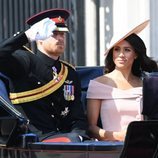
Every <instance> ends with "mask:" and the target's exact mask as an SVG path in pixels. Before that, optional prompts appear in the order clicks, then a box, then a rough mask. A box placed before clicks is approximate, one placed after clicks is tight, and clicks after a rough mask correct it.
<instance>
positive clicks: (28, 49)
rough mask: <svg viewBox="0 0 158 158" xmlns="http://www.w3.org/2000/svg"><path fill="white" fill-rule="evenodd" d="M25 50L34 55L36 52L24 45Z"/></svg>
mask: <svg viewBox="0 0 158 158" xmlns="http://www.w3.org/2000/svg"><path fill="white" fill-rule="evenodd" d="M23 48H24V49H26V50H27V51H29V52H30V53H32V54H34V52H33V51H32V50H31V49H30V48H28V47H26V46H24V45H23Z"/></svg>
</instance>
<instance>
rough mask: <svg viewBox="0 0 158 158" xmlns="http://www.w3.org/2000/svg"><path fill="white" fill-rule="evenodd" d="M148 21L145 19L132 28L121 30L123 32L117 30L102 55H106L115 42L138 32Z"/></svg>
mask: <svg viewBox="0 0 158 158" xmlns="http://www.w3.org/2000/svg"><path fill="white" fill-rule="evenodd" d="M149 21H150V20H146V21H144V22H142V23H141V24H139V25H137V26H135V27H132V29H128V30H123V33H121V32H118V33H117V34H116V35H114V36H113V37H112V40H111V42H110V44H109V46H108V48H107V50H106V51H105V54H104V55H105V56H106V55H107V54H108V52H109V51H110V49H111V48H113V47H114V46H115V45H116V44H118V43H119V42H121V41H122V40H124V39H125V38H126V37H128V36H130V35H131V34H133V33H135V34H138V33H140V32H141V31H142V30H143V29H144V28H145V27H146V26H147V25H148V24H149Z"/></svg>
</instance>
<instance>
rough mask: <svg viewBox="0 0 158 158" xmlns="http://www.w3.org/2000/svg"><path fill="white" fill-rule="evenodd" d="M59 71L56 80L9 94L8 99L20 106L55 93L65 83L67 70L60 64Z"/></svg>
mask: <svg viewBox="0 0 158 158" xmlns="http://www.w3.org/2000/svg"><path fill="white" fill-rule="evenodd" d="M61 67H62V68H61V71H60V73H59V74H58V80H56V79H53V80H51V81H50V82H48V83H47V84H46V85H44V86H42V87H39V88H36V89H33V90H29V91H25V92H19V93H10V99H11V102H12V103H13V104H20V103H26V102H31V101H35V100H38V99H41V98H44V97H46V96H48V95H50V94H51V93H53V92H54V91H56V90H57V89H58V88H59V87H60V86H61V85H62V84H63V83H64V81H65V79H66V77H67V75H68V68H67V66H65V65H64V64H61Z"/></svg>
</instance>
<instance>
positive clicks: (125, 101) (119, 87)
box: [87, 21, 158, 141]
mask: <svg viewBox="0 0 158 158" xmlns="http://www.w3.org/2000/svg"><path fill="white" fill-rule="evenodd" d="M148 22H149V21H145V22H144V23H142V24H140V25H138V26H137V27H135V28H134V29H132V30H131V31H130V32H128V33H126V34H124V35H123V36H122V37H121V38H117V39H116V38H115V37H114V38H115V40H114V39H113V40H112V43H111V45H110V47H109V49H108V50H107V51H106V58H105V65H106V70H107V73H106V74H105V75H103V76H100V77H98V78H96V79H94V80H91V81H90V83H89V87H88V91H87V116H88V122H89V134H90V136H91V137H92V138H95V139H97V140H102V141H104V140H106V141H107V140H109V141H123V140H124V138H125V135H126V130H127V127H128V124H129V123H130V122H132V121H140V120H142V119H143V117H142V115H141V110H142V106H141V105H142V102H141V101H142V74H143V72H153V71H157V69H158V68H157V64H156V62H155V61H154V60H152V59H151V58H149V57H148V56H147V54H146V47H145V44H144V42H143V40H142V39H141V38H140V37H139V36H138V35H137V34H138V33H139V32H140V31H141V30H143V29H144V28H145V27H146V26H147V24H148ZM117 37H118V36H117ZM99 116H100V117H101V123H102V128H101V127H99V126H98V124H97V122H98V118H99Z"/></svg>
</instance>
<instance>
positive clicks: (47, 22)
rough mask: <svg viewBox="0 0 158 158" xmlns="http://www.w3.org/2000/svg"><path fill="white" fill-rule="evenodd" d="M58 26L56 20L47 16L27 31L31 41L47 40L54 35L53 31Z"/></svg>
mask: <svg viewBox="0 0 158 158" xmlns="http://www.w3.org/2000/svg"><path fill="white" fill-rule="evenodd" d="M56 28H57V26H56V25H55V22H54V21H52V20H51V19H49V18H45V19H43V20H41V21H39V22H37V23H35V24H34V25H32V26H31V28H30V29H28V30H27V31H25V34H26V36H27V38H28V39H29V40H30V41H36V40H45V39H47V38H49V37H50V36H52V35H53V31H54V30H55V29H56Z"/></svg>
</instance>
